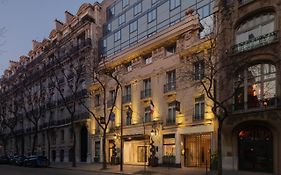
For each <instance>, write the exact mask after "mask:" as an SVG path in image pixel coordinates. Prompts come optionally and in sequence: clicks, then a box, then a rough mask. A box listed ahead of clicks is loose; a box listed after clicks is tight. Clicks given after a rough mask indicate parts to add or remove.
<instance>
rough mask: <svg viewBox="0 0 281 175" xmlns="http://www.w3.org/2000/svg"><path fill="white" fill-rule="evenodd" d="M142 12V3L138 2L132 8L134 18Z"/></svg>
mask: <svg viewBox="0 0 281 175" xmlns="http://www.w3.org/2000/svg"><path fill="white" fill-rule="evenodd" d="M141 12H142V2H139V3H138V4H136V5H135V6H134V16H136V15H138V14H140V13H141Z"/></svg>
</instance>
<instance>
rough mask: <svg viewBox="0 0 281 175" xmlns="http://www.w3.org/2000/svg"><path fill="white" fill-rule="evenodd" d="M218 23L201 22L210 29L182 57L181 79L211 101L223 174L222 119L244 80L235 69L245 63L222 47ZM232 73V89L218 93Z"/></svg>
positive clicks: (218, 156) (219, 173) (220, 174)
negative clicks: (195, 47) (197, 47)
mask: <svg viewBox="0 0 281 175" xmlns="http://www.w3.org/2000/svg"><path fill="white" fill-rule="evenodd" d="M212 21H215V20H212ZM218 24H219V22H217V24H216V28H215V27H214V23H213V22H207V24H205V25H204V26H205V29H204V31H208V33H209V34H208V35H207V36H205V38H203V39H201V44H202V45H204V47H202V49H201V50H199V51H197V52H195V53H192V54H190V55H188V56H186V57H185V58H183V62H184V64H183V66H182V68H181V73H180V79H184V80H187V81H188V82H190V84H191V86H192V87H194V88H196V89H197V90H199V91H201V92H202V94H204V95H205V96H207V98H208V99H209V100H210V101H211V103H212V105H211V111H212V113H213V115H214V118H215V121H216V122H217V130H216V133H217V162H218V163H217V167H218V168H217V169H218V175H222V128H223V122H224V121H225V119H226V118H228V117H229V116H230V115H229V114H230V112H231V110H232V106H231V105H229V104H230V102H231V101H232V100H233V98H234V97H235V96H236V95H237V93H238V91H239V89H240V86H241V85H242V83H243V77H241V76H238V73H237V71H235V70H237V68H239V67H243V66H245V65H247V61H246V60H245V61H238V60H235V59H231V57H230V55H231V52H230V51H228V50H225V49H224V44H226V43H223V40H222V39H223V37H224V32H223V29H221V28H220V25H218ZM206 28H208V29H206ZM214 28H215V30H214ZM193 32H198V31H193ZM191 35H192V33H191V34H190V36H191ZM192 36H193V37H196V39H195V40H199V38H198V37H199V35H192ZM193 39H194V38H193ZM233 77H237V79H235V83H233V84H232V86H231V89H229V91H227V92H228V93H227V94H226V93H225V94H221V92H222V90H223V89H224V88H229V85H230V84H231V78H233ZM219 92H220V93H219Z"/></svg>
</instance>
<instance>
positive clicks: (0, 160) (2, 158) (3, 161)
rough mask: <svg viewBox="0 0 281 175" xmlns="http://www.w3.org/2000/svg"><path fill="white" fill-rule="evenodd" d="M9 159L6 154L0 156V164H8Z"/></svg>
mask: <svg viewBox="0 0 281 175" xmlns="http://www.w3.org/2000/svg"><path fill="white" fill-rule="evenodd" d="M9 163H10V160H9V157H7V156H0V164H9Z"/></svg>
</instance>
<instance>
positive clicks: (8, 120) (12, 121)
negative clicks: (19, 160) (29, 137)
mask: <svg viewBox="0 0 281 175" xmlns="http://www.w3.org/2000/svg"><path fill="white" fill-rule="evenodd" d="M0 106H1V107H2V112H1V113H0V115H1V117H2V122H3V123H2V124H3V125H6V127H7V128H9V130H10V135H11V136H12V137H13V138H14V140H15V148H16V152H15V153H16V154H18V153H19V148H18V139H17V133H16V130H15V129H16V126H17V124H18V120H19V108H18V102H17V101H16V100H12V102H10V103H8V102H7V100H3V101H1V104H0Z"/></svg>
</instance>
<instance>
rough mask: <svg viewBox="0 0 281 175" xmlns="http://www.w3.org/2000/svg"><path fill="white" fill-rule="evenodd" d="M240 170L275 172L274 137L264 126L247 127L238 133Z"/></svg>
mask: <svg viewBox="0 0 281 175" xmlns="http://www.w3.org/2000/svg"><path fill="white" fill-rule="evenodd" d="M238 150H239V152H238V154H239V169H240V170H245V171H256V172H269V173H272V172H273V151H272V150H273V137H272V133H271V131H270V130H269V129H267V128H265V127H263V126H247V127H245V128H243V129H242V130H240V132H239V133H238Z"/></svg>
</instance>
